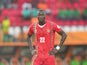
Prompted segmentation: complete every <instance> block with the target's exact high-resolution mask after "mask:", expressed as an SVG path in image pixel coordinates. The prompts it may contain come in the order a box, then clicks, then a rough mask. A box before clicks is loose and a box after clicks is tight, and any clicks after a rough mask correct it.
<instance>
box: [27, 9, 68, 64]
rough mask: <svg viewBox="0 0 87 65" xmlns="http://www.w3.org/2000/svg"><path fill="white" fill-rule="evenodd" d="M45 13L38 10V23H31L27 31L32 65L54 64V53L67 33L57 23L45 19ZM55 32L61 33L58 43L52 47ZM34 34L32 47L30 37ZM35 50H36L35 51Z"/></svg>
mask: <svg viewBox="0 0 87 65" xmlns="http://www.w3.org/2000/svg"><path fill="white" fill-rule="evenodd" d="M45 16H46V13H45V11H44V10H39V13H38V23H35V24H32V25H31V26H30V28H29V31H28V43H29V48H30V51H31V53H32V54H33V55H35V56H33V58H32V62H33V63H32V64H33V65H55V57H54V54H55V53H57V51H58V50H59V49H60V48H61V46H62V45H63V43H64V41H65V39H66V37H67V35H66V33H65V32H64V31H63V30H62V29H61V28H60V26H59V25H57V24H56V23H53V22H51V21H47V20H45ZM55 32H57V33H58V34H59V35H61V40H60V43H59V45H57V46H56V47H54V37H55ZM32 34H35V36H36V43H35V48H33V45H32V41H31V37H32ZM35 50H36V51H35Z"/></svg>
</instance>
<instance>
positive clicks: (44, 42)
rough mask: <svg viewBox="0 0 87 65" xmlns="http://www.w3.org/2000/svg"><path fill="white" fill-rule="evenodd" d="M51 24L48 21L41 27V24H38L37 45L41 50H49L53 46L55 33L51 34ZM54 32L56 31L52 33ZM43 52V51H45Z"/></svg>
mask: <svg viewBox="0 0 87 65" xmlns="http://www.w3.org/2000/svg"><path fill="white" fill-rule="evenodd" d="M51 31H52V29H51V25H50V23H49V22H47V23H46V24H45V25H44V26H43V27H40V25H39V24H37V25H36V37H37V45H38V48H39V51H40V52H43V51H44V52H45V53H46V52H47V53H48V51H49V50H50V48H51V47H53V43H51V42H53V41H54V40H53V39H52V37H53V35H51ZM52 34H54V32H53V33H52ZM44 52H43V53H44Z"/></svg>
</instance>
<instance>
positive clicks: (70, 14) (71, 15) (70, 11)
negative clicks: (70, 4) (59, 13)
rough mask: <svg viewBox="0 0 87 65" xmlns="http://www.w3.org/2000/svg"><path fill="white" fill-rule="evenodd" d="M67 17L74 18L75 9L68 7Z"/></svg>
mask: <svg viewBox="0 0 87 65" xmlns="http://www.w3.org/2000/svg"><path fill="white" fill-rule="evenodd" d="M66 12H67V13H66V17H67V19H68V20H72V19H73V10H72V9H70V8H67V11H66Z"/></svg>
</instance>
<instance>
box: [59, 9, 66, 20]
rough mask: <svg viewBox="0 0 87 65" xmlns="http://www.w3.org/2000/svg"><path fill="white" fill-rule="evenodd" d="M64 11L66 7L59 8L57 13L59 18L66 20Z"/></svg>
mask: <svg viewBox="0 0 87 65" xmlns="http://www.w3.org/2000/svg"><path fill="white" fill-rule="evenodd" d="M66 13H67V12H66V9H63V8H60V10H59V15H58V17H59V19H61V20H66Z"/></svg>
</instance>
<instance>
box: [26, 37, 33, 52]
mask: <svg viewBox="0 0 87 65" xmlns="http://www.w3.org/2000/svg"><path fill="white" fill-rule="evenodd" d="M31 36H32V35H28V38H27V40H28V46H29V49H30V51H32V50H33V49H34V48H33V45H32V41H31Z"/></svg>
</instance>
